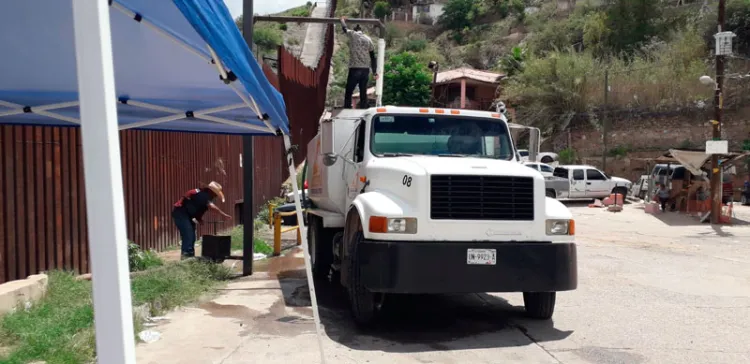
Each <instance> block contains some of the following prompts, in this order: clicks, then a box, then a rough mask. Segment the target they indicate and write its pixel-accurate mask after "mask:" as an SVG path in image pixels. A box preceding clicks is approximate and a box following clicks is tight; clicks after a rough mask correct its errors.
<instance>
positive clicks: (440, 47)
mask: <svg viewBox="0 0 750 364" xmlns="http://www.w3.org/2000/svg"><path fill="white" fill-rule="evenodd" d="M402 3H404V2H403V1H401V0H390V1H385V2H384V4H382V5H380V6H379V7H377V11H378V15H383V14H389V13H390V11H392V10H393V9H396V8H398V7H399V6H403V5H404V4H402ZM376 4H377V3H376ZM703 4H704V1H703V0H686V1H684V2H683V4H681V5H678V6H676V3H675V2H674V1H667V0H601V1H593V0H577V1H576V0H556V1H553V0H449V1H448V2H447V3H446V4H445V7H444V13H443V15H442V16H441V17H440V18H439V19H437V24H436V25H434V26H433V25H431V24H432V19H428V18H425V17H422V18H420V21H419V22H418V23H414V22H409V23H406V22H387V23H386V27H387V33H386V43H387V49H388V50H387V52H386V57H387V58H388V59H391V58H392V57H394V56H399V57H401V55H402V54H404V53H410V54H412V55H413V56H414V57H415V58H416V60H417V62H418V63H420V64H422V65H424V67H425V69H426V65H427V64H428V63H429V62H430V61H436V62H438V63H439V64H440V69H441V70H447V69H451V68H456V67H460V66H469V67H472V68H476V69H483V70H492V71H496V72H500V73H503V74H506V75H507V76H508V78H507V79H506V80H505V81H504V83H503V85H502V90H501V93H500V98H501V99H502V100H503V101H504V102H505V103H506V105H508V106H511V107H515V108H516V110H517V116H518V119H519V121H521V122H523V123H524V124H533V125H536V126H539V127H541V128H542V129H543V130H544V131H545V132H547V133H549V132H553V131H554V130H561V129H564V128H565V127H567V126H568V125H569V124H570V123H571V122H573V121H583V122H587V123H591V124H594V125H595V126H597V127H598V126H599V125H598V124H599V123H600V122H601V120H602V116H603V115H604V112H605V109H606V110H607V112H613V113H614V112H618V111H627V112H631V113H637V112H673V111H678V110H688V109H701V108H706V107H709V106H710V104H711V102H712V93H713V90H712V88H711V87H707V86H706V85H703V84H701V83H699V82H698V77H700V76H702V75H713V74H714V68H715V65H714V60H713V55H712V52H713V47H714V40H713V34H714V33H715V32H716V24H717V14H716V8H717V1H709V2H708V6H707V7H704V6H703ZM385 5H387V6H385ZM386 10H387V11H386ZM338 13H339V14H338V15H347V16H359V15H360V14H358V13H359V7H358V5H357V2H356V1H354V0H342V1H339V9H338ZM368 15H369V16H371V15H372V14H363V16H368ZM726 22H727V30H729V31H733V32H734V33H736V34H737V37H735V38H734V43H735V44H736V45H735V52H736V56H735V57H733V58H730V59H728V62H727V72H728V73H729V74H735V75H744V74H747V73H748V71H750V1H748V0H727V15H726ZM340 38H343V37H340ZM346 52H347V50H346V49H345V48H343V47H342V48H341V51H340V52H339V53H338V54H336V56H335V57H334V58H335V60H334V71H335V74H336V77H337V81H340V83H341V82H344V81H345V73H346V64H345V63H344V61H345V59H346V57H347V54H346ZM605 71H606V72H607V73H608V86H609V88H608V90H609V92H608V93H607V96H606V97H607V100H606V101H607V102H606V106H605ZM725 86H726V97H725V107H727V108H732V107H736V106H737V105H740V104H742V103H746V102H747V101H748V100H749V99H750V96H749V95H750V92H749V91H750V82H747V80H744V81H739V80H734V81H732V80H731V79H730V80H729V81H727V82H726V84H725Z"/></svg>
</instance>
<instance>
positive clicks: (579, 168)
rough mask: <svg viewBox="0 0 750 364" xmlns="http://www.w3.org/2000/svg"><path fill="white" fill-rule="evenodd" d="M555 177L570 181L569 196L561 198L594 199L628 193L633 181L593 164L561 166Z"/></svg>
mask: <svg viewBox="0 0 750 364" xmlns="http://www.w3.org/2000/svg"><path fill="white" fill-rule="evenodd" d="M553 175H554V176H555V177H561V178H565V179H567V180H568V181H570V189H569V190H568V193H567V196H559V197H560V198H571V199H594V198H604V197H607V196H609V195H610V194H612V193H620V194H622V195H623V196H624V195H627V194H628V190H630V187H631V186H632V183H631V182H630V181H628V180H627V179H625V178H620V177H610V176H608V175H607V174H606V173H604V172H602V171H600V170H599V169H597V168H596V167H593V166H585V165H573V166H560V167H557V168H555V171H554V172H553Z"/></svg>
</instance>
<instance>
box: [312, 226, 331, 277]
mask: <svg viewBox="0 0 750 364" xmlns="http://www.w3.org/2000/svg"><path fill="white" fill-rule="evenodd" d="M308 220H309V221H310V226H308V227H307V246H308V250H309V251H310V259H311V260H312V262H311V263H312V272H313V278H315V279H326V278H328V272H329V271H330V270H331V264H332V263H333V234H332V233H331V230H330V229H326V228H324V227H323V221H321V219H320V218H319V217H317V216H310V217H309V218H308Z"/></svg>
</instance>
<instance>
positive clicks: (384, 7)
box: [372, 1, 391, 20]
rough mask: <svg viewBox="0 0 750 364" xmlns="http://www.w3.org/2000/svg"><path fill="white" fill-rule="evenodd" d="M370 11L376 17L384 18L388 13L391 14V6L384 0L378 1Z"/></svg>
mask: <svg viewBox="0 0 750 364" xmlns="http://www.w3.org/2000/svg"><path fill="white" fill-rule="evenodd" d="M372 13H373V14H374V15H375V17H376V18H378V19H381V20H384V19H385V18H386V17H387V16H388V15H391V6H390V5H389V4H388V2H386V1H378V2H376V3H375V7H373V9H372Z"/></svg>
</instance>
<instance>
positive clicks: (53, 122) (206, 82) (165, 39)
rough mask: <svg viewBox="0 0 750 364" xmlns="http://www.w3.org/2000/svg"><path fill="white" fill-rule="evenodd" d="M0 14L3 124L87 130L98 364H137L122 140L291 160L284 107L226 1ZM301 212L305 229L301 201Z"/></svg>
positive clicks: (85, 1)
mask: <svg viewBox="0 0 750 364" xmlns="http://www.w3.org/2000/svg"><path fill="white" fill-rule="evenodd" d="M0 10H1V11H0V47H2V49H3V50H4V54H5V56H4V57H0V123H2V124H19V125H20V124H22V125H47V126H80V127H81V135H82V144H83V162H84V177H85V184H86V196H87V200H88V201H89V203H88V209H87V218H88V221H89V224H88V229H89V246H90V250H89V251H90V254H91V266H92V273H93V286H94V314H95V317H96V320H95V328H96V334H97V335H96V343H97V354H98V360H99V362H100V363H107V364H117V363H135V352H134V345H135V343H134V338H133V322H132V307H131V306H132V302H131V295H130V279H129V274H128V263H127V251H126V248H127V242H126V239H127V237H126V230H125V212H124V203H123V187H122V171H121V165H120V156H119V152H120V147H119V138H118V130H124V129H149V130H162V131H183V132H199V133H221V134H271V135H280V136H283V138H284V143H285V145H286V148H287V150H288V149H290V148H291V141H290V140H289V120H288V119H287V117H286V110H285V105H284V101H283V98H282V97H281V94H279V92H278V91H276V90H275V89H274V88H273V87H272V86H271V84H270V83H269V82H268V80H267V79H266V78H265V76H264V74H263V72H262V69H261V67H260V66H259V65H258V63H257V62H256V61H255V59H254V57H253V55H252V53H251V52H250V49H249V48H248V46H247V44H246V43H245V40H244V39H243V37H242V35H241V34H240V32H239V30H238V29H237V27H236V25H235V24H234V21H233V20H232V18H231V16H230V14H229V11H228V10H227V8H226V6H225V5H224V3H223V1H222V0H172V1H167V0H23V1H8V2H3V4H2V6H0ZM287 159H288V162H289V171H290V174H291V175H292V177H293V178H291V180H292V183H293V187H294V189H295V190H296V191H299V188H298V186H297V185H296V181H297V179H296V178H294V176H295V173H296V170H295V168H294V162H293V161H292V160H291V154H288V158H287ZM296 204H297V211H298V220H299V221H300V222H302V221H304V220H303V219H302V216H301V211H302V210H301V205H300V201H299V192H298V193H297V199H296ZM300 228H302V229H303V233H302V236H303V239H305V240H306V234H305V233H304V226H300ZM303 248H304V250H305V254H304V255H305V263H306V268H307V273H308V277H309V280H310V282H309V283H310V287H311V298H312V299H313V305H314V316H315V322H316V328H317V330H318V333H320V320H319V317H318V312H317V305H316V299H315V293H314V289H313V288H312V287H314V286H313V283H312V281H311V279H312V278H311V277H312V274H311V271H310V262H309V254H308V253H307V244H306V242H304V244H303ZM319 337H320V336H319ZM321 356H322V345H321Z"/></svg>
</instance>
